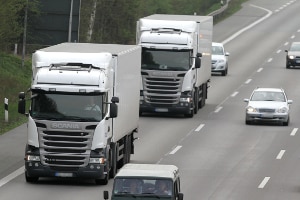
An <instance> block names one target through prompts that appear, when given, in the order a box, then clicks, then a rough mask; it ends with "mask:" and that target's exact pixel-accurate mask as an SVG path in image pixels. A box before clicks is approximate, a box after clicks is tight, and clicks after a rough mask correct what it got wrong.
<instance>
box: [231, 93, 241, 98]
mask: <svg viewBox="0 0 300 200" xmlns="http://www.w3.org/2000/svg"><path fill="white" fill-rule="evenodd" d="M238 93H239V92H234V93H232V94H231V97H235V96H236V95H237V94H238Z"/></svg>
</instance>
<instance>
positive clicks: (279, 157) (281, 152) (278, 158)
mask: <svg viewBox="0 0 300 200" xmlns="http://www.w3.org/2000/svg"><path fill="white" fill-rule="evenodd" d="M284 153H285V150H281V151H280V152H279V154H278V155H277V157H276V159H277V160H280V159H281V158H282V156H283V154H284Z"/></svg>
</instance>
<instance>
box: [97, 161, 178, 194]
mask: <svg viewBox="0 0 300 200" xmlns="http://www.w3.org/2000/svg"><path fill="white" fill-rule="evenodd" d="M103 197H104V199H106V200H107V199H109V192H108V191H104V192H103ZM123 199H127V200H131V199H132V200H133V199H144V200H151V199H168V200H183V193H182V192H181V190H180V176H179V169H178V167H176V166H175V165H163V164H131V163H129V164H126V165H125V166H124V167H123V168H122V169H120V171H119V172H118V173H117V175H116V176H115V178H114V185H113V189H112V194H111V200H123Z"/></svg>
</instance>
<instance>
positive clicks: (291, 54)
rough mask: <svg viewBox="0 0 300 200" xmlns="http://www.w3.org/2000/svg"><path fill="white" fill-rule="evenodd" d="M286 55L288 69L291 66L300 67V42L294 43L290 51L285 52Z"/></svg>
mask: <svg viewBox="0 0 300 200" xmlns="http://www.w3.org/2000/svg"><path fill="white" fill-rule="evenodd" d="M285 52H287V54H286V68H287V69H289V68H291V66H293V67H295V66H300V42H292V44H291V46H290V49H289V50H285Z"/></svg>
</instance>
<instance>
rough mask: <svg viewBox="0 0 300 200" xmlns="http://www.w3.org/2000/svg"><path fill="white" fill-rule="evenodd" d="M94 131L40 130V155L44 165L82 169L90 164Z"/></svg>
mask: <svg viewBox="0 0 300 200" xmlns="http://www.w3.org/2000/svg"><path fill="white" fill-rule="evenodd" d="M93 133H94V132H93V131H90V130H88V131H80V130H76V131H74V130H71V131H68V130H66V131H48V130H40V132H39V139H40V147H41V148H40V154H41V162H42V164H43V165H47V166H50V167H82V166H86V165H87V164H88V163H89V157H90V149H91V145H92V138H93Z"/></svg>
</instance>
